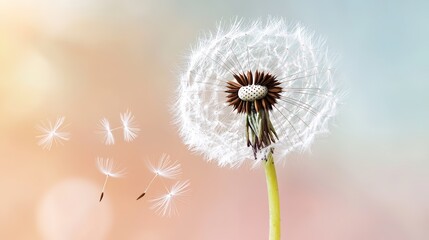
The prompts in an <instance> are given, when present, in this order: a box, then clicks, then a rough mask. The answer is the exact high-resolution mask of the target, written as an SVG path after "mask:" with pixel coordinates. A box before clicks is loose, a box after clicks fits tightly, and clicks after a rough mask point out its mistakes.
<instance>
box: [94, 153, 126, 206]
mask: <svg viewBox="0 0 429 240" xmlns="http://www.w3.org/2000/svg"><path fill="white" fill-rule="evenodd" d="M97 167H98V169H99V170H100V172H101V173H103V174H104V175H106V178H105V180H104V184H103V188H102V190H101V194H100V200H99V201H100V202H101V200H103V197H104V190H105V188H106V184H107V180H108V179H109V177H114V178H118V177H122V176H124V175H125V169H124V168H122V169H119V170H118V169H115V168H116V166H115V164H114V162H113V160H111V159H109V158H97Z"/></svg>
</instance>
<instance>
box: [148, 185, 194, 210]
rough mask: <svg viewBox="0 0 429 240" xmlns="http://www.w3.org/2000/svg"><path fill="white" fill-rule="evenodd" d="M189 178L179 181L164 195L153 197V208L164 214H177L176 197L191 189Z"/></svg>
mask: <svg viewBox="0 0 429 240" xmlns="http://www.w3.org/2000/svg"><path fill="white" fill-rule="evenodd" d="M189 186H190V182H189V180H185V181H178V182H176V183H175V184H174V185H173V186H172V187H171V188H170V189H167V193H165V194H164V195H162V196H160V197H157V198H154V199H151V200H150V201H151V202H152V206H151V209H153V210H155V212H156V213H158V214H160V215H162V216H168V217H170V216H171V215H177V214H178V209H177V206H176V200H177V199H176V198H178V197H180V196H182V195H184V194H185V193H186V192H188V191H189Z"/></svg>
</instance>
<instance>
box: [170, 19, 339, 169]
mask: <svg viewBox="0 0 429 240" xmlns="http://www.w3.org/2000/svg"><path fill="white" fill-rule="evenodd" d="M249 71H250V72H252V73H253V74H255V72H256V71H259V72H264V73H266V74H267V73H268V74H270V75H272V76H274V77H275V79H276V81H278V82H279V83H280V85H279V88H281V92H280V93H279V96H278V99H276V100H277V101H276V103H270V104H271V107H272V109H270V110H269V120H270V121H268V123H269V124H271V123H272V127H273V130H270V132H268V133H269V134H277V136H278V137H276V136H274V135H271V137H270V140H271V139H272V141H271V142H268V143H269V146H263V147H260V145H257V144H255V142H256V141H255V140H252V139H251V141H253V142H251V143H253V144H254V145H255V147H254V150H253V151H252V148H251V147H248V145H247V144H246V130H248V129H251V128H250V127H249V126H248V125H247V126H246V117H247V116H246V114H243V113H237V111H235V110H234V109H233V107H232V106H230V104H228V103H227V95H228V93H226V92H225V91H226V90H227V82H231V81H232V82H234V83H232V84H233V85H237V82H236V80H235V78H234V75H239V74H246V73H247V72H249ZM332 73H333V68H332V62H331V60H330V56H329V54H328V50H327V47H326V46H325V41H324V40H323V39H321V38H318V37H316V36H315V34H314V33H313V32H312V31H309V30H307V29H306V28H305V27H303V26H301V25H300V24H294V25H288V24H286V23H285V22H284V21H283V20H282V19H269V20H267V21H266V22H262V21H256V22H253V23H251V24H249V25H246V24H244V23H242V22H241V21H237V22H235V23H234V24H232V26H229V27H228V26H224V25H220V26H219V27H218V28H217V30H216V31H215V32H212V33H208V34H206V35H205V36H204V37H202V38H201V39H200V40H199V41H198V43H197V44H196V46H195V47H194V48H193V49H192V52H191V54H190V55H189V58H188V64H187V66H186V69H185V70H184V72H183V74H182V75H181V76H180V84H179V86H178V90H177V101H176V104H175V106H174V113H175V119H176V123H177V125H178V126H179V132H180V135H181V136H182V138H183V139H184V142H185V143H186V144H187V145H188V146H189V147H190V148H191V149H192V150H194V151H196V152H199V153H202V154H204V156H205V157H206V159H208V160H216V161H217V162H218V164H219V165H220V166H225V165H228V166H239V165H240V164H242V163H243V162H244V161H245V160H246V159H250V160H253V162H254V159H255V158H257V159H265V158H266V155H267V152H268V151H273V150H274V149H275V151H274V156H275V159H276V160H277V159H278V160H282V159H285V156H286V155H287V154H288V153H290V152H292V151H295V150H299V151H301V150H304V149H307V147H308V146H309V145H310V144H311V143H312V142H313V139H314V137H315V136H316V135H317V134H319V133H324V132H327V123H328V120H329V119H330V118H331V117H332V116H333V115H334V114H335V110H336V105H337V102H338V94H337V91H336V88H335V84H334V82H333V79H332ZM253 76H255V75H253ZM249 86H250V85H249ZM248 88H249V89H250V87H248ZM258 88H259V89H262V88H261V87H254V88H253V90H254V89H258ZM261 91H266V90H264V89H262V90H261ZM241 94H243V93H241ZM244 94H247V95H242V96H244V97H245V98H246V99H248V98H250V99H253V98H257V99H259V98H260V97H264V96H265V95H264V94H265V93H264V92H259V93H258V94H259V95H257V97H255V96H252V95H249V94H250V93H244ZM237 99H238V97H237ZM246 99H245V100H246ZM238 100H239V99H238ZM241 100H243V99H241ZM267 109H268V108H267ZM249 110H251V109H250V108H249ZM252 111H253V110H252ZM255 116H256V115H255ZM251 120H253V119H250V120H249V119H247V121H248V122H249V121H251ZM255 124H256V123H255ZM251 130H253V131H254V132H256V133H257V132H258V131H257V130H254V129H251ZM274 130H275V131H274ZM247 134H248V133H247ZM252 136H253V135H252ZM265 145H267V144H265Z"/></svg>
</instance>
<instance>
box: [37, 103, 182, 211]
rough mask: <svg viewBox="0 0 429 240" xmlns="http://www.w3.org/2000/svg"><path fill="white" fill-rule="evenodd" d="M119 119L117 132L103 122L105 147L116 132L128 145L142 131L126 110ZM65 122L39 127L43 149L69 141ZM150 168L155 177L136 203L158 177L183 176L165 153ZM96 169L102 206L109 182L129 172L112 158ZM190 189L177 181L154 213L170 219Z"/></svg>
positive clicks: (155, 200) (154, 200)
mask: <svg viewBox="0 0 429 240" xmlns="http://www.w3.org/2000/svg"><path fill="white" fill-rule="evenodd" d="M120 119H121V123H122V125H121V126H119V127H116V128H111V127H110V123H109V120H108V119H107V118H103V119H101V120H100V124H99V126H100V128H101V132H100V133H102V134H103V143H104V144H106V145H113V144H114V143H115V137H114V135H113V132H114V131H115V130H119V129H122V130H123V139H124V141H126V142H131V141H133V140H134V139H136V138H137V134H138V132H139V131H140V129H139V128H138V127H137V126H136V124H135V120H134V115H132V113H131V112H130V111H128V110H127V111H126V112H125V113H121V114H120ZM64 122H65V117H59V118H57V120H56V121H55V123H52V122H51V121H47V122H45V123H41V124H40V125H38V126H37V129H38V130H39V131H40V132H41V134H40V135H38V136H36V137H37V138H39V141H38V145H39V146H41V147H42V148H43V149H46V150H50V149H51V148H52V145H53V144H56V145H58V144H64V142H65V141H68V140H70V133H69V132H65V131H64V129H65V126H64ZM148 165H149V169H150V171H151V172H153V174H154V176H153V178H152V179H151V180H150V182H149V183H148V185H147V186H146V188H145V190H144V192H143V193H142V194H141V195H140V196H139V197H138V198H137V200H139V199H140V198H142V197H143V196H145V195H146V193H147V192H148V191H149V189H150V187H151V186H152V184H153V182H154V181H155V179H157V178H158V177H160V178H166V179H177V178H178V177H179V176H180V175H181V173H182V170H181V166H180V163H178V162H177V161H171V160H170V156H169V155H167V154H165V153H164V154H163V155H162V156H161V158H160V159H159V162H158V164H157V165H153V164H151V163H149V164H148ZM97 167H98V169H99V171H100V172H101V173H103V174H104V175H105V180H104V184H103V187H102V190H101V194H100V199H99V201H100V202H101V200H102V199H103V197H104V192H105V189H106V185H107V181H108V179H109V178H119V177H123V176H124V175H126V171H125V170H126V169H125V168H121V167H119V166H117V165H116V164H115V162H114V161H113V159H111V158H100V157H98V158H97ZM189 185H190V181H189V180H185V181H177V182H176V183H174V184H173V185H172V186H171V187H170V188H167V187H166V191H167V192H166V193H165V194H163V195H160V196H157V197H154V198H152V199H150V200H149V201H150V202H151V203H152V206H151V209H153V210H154V211H155V212H156V213H158V214H160V215H162V216H171V215H173V214H177V213H178V211H177V208H176V204H175V201H174V199H175V198H176V197H178V196H181V195H183V194H184V193H186V192H187V191H188V190H189Z"/></svg>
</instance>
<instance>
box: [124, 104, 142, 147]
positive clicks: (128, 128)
mask: <svg viewBox="0 0 429 240" xmlns="http://www.w3.org/2000/svg"><path fill="white" fill-rule="evenodd" d="M120 117H121V122H122V128H123V130H124V140H125V141H126V142H131V141H133V140H134V139H135V138H136V137H137V133H138V132H139V131H140V128H137V127H136V126H135V122H134V116H133V115H132V114H131V112H130V111H128V110H127V111H126V112H125V113H121V114H120Z"/></svg>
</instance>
